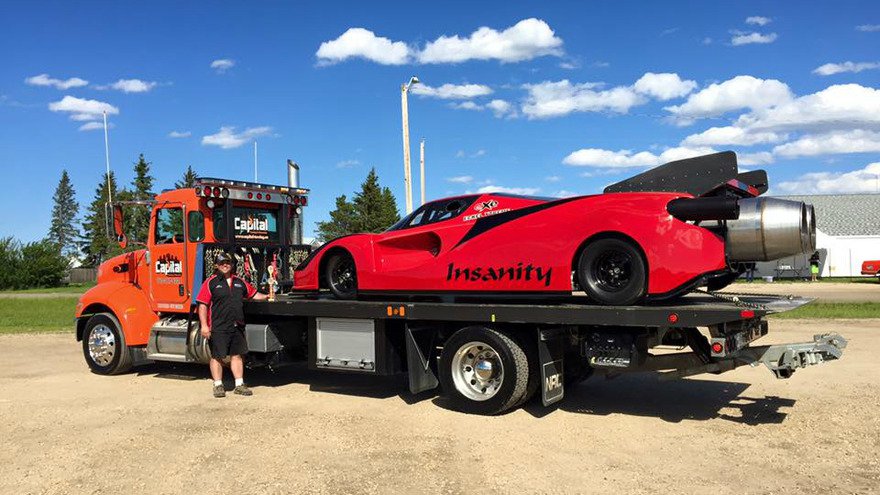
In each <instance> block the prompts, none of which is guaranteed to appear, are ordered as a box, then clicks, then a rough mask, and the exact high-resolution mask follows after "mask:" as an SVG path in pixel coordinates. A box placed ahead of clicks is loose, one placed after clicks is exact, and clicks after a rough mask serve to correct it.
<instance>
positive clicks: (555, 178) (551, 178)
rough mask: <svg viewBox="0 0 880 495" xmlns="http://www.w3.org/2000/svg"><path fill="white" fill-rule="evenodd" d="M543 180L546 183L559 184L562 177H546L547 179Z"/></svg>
mask: <svg viewBox="0 0 880 495" xmlns="http://www.w3.org/2000/svg"><path fill="white" fill-rule="evenodd" d="M544 180H546V181H547V182H559V181H561V180H562V177H560V176H558V175H548V176H547V177H544Z"/></svg>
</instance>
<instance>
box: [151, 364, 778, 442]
mask: <svg viewBox="0 0 880 495" xmlns="http://www.w3.org/2000/svg"><path fill="white" fill-rule="evenodd" d="M135 372H136V373H137V374H138V375H152V376H154V377H156V378H164V379H174V380H188V381H189V380H207V379H208V376H209V375H208V367H207V366H202V365H194V364H175V363H154V364H149V365H145V366H141V367H138V368H135ZM245 377H246V379H247V382H248V385H250V386H251V387H252V388H254V389H255V390H259V388H261V387H283V386H285V385H289V384H291V383H303V384H307V385H308V386H309V390H310V391H312V392H324V393H331V394H342V395H351V396H358V397H368V398H374V399H387V398H389V397H394V396H397V397H400V399H401V400H402V401H404V402H406V403H407V404H416V403H418V402H422V401H424V400H431V402H432V403H433V404H434V405H435V406H436V407H441V408H443V409H450V410H453V409H452V408H451V405H450V404H449V401H447V400H446V399H444V398H443V397H438V396H437V392H438V391H437V390H433V391H427V392H423V393H421V394H416V395H413V394H411V393H409V390H408V389H407V385H406V378H405V376H404V375H398V376H370V375H355V374H342V373H332V372H326V371H311V370H309V369H308V367H307V366H306V365H305V364H304V363H297V364H294V365H290V366H285V367H282V368H276V369H274V370H270V369H268V368H256V369H249V370H246V371H245ZM658 377H659V375H658V374H656V373H638V374H632V375H623V376H619V377H617V378H614V379H611V380H606V379H604V378H602V377H592V378H590V379H589V380H587V381H585V382H583V383H580V384H578V385H574V386H568V387H566V390H565V399H563V400H562V402H560V403H557V404H555V405H553V406H550V407H544V406H543V405H542V404H541V397H540V391H539V392H538V394H536V396H535V397H534V398H533V399H532V400H531V401H529V403H527V404H526V405H524V406H523V409H524V410H525V411H526V412H528V413H529V414H531V415H532V416H534V417H535V418H543V417H544V416H547V415H548V414H551V413H553V412H554V411H557V410H559V411H565V412H568V413H576V414H590V415H596V416H607V415H610V414H627V415H633V416H644V417H655V418H659V419H662V420H663V421H668V422H671V423H678V422H681V421H683V420H696V421H706V420H710V419H723V420H727V421H732V422H735V423H741V424H746V425H750V426H754V425H762V424H777V423H782V422H783V421H784V420H785V417H786V416H787V415H788V413H786V412H783V411H781V409H782V408H790V407H792V406H794V404H795V400H794V399H788V398H784V397H776V396H764V397H750V396H748V395H744V393H745V391H746V389H748V388H749V386H750V385H749V384H748V383H739V382H719V381H708V380H692V379H682V380H673V381H668V382H663V381H660V380H658ZM224 383H225V384H226V386H227V388H229V389H231V388H232V385H233V383H232V377H231V375H230V374H229V372H228V371H225V373H224Z"/></svg>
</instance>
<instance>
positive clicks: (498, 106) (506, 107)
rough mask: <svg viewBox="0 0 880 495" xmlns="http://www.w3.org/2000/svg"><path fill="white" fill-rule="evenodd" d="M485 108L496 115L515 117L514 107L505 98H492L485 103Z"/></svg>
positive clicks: (499, 116)
mask: <svg viewBox="0 0 880 495" xmlns="http://www.w3.org/2000/svg"><path fill="white" fill-rule="evenodd" d="M486 108H488V109H489V110H492V113H493V114H494V115H495V116H496V117H498V118H501V117H510V118H513V117H516V116H517V113H516V108H515V107H514V106H513V105H512V104H511V103H510V102H508V101H505V100H492V101H490V102H489V103H486Z"/></svg>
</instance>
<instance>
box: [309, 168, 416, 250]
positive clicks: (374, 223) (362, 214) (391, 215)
mask: <svg viewBox="0 0 880 495" xmlns="http://www.w3.org/2000/svg"><path fill="white" fill-rule="evenodd" d="M398 220H400V215H399V214H398V212H397V201H395V199H394V195H393V194H392V193H391V190H390V189H388V188H387V187H381V186H380V185H379V176H378V175H377V174H376V169H372V170H370V173H369V174H367V178H366V180H365V181H364V182H363V183H362V184H361V190H360V192H358V193H356V194H355V195H354V198H353V200H352V201H348V198H346V197H345V195H342V196H339V197H337V198H336V209H335V210H333V211H331V212H330V220H328V221H326V222H318V225H317V234H318V240H320V241H322V242H326V241H329V240H331V239H335V238H337V237H341V236H343V235H348V234H354V233H358V232H373V233H375V232H381V231H383V230H385V229H387V228H388V227H390V226H391V225H393V224H394V223H395V222H397V221H398Z"/></svg>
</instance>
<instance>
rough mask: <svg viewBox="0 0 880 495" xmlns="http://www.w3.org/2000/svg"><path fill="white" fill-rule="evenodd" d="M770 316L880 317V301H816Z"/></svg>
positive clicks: (795, 317) (786, 317) (794, 317)
mask: <svg viewBox="0 0 880 495" xmlns="http://www.w3.org/2000/svg"><path fill="white" fill-rule="evenodd" d="M770 318H784V319H799V318H856V319H864V318H880V303H875V302H859V303H855V302H827V303H819V302H814V303H811V304H807V305H805V306H801V307H800V308H797V309H795V310H792V311H786V312H785V313H777V314H773V315H770Z"/></svg>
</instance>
